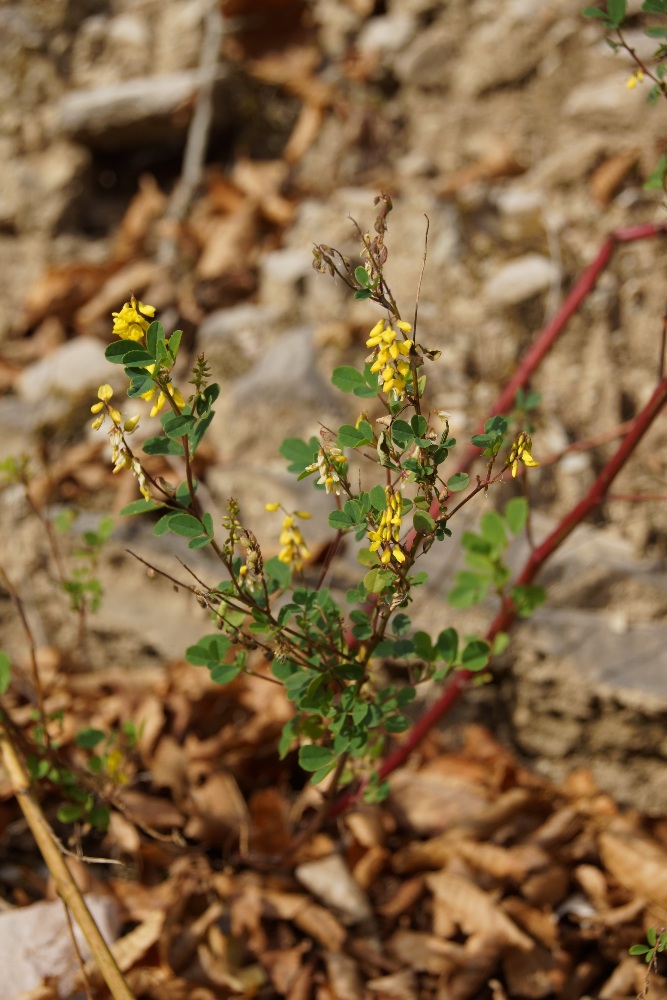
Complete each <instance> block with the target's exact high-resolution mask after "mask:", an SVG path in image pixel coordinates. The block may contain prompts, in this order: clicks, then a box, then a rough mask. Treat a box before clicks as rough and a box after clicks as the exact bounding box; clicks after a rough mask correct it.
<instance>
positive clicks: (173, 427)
mask: <svg viewBox="0 0 667 1000" xmlns="http://www.w3.org/2000/svg"><path fill="white" fill-rule="evenodd" d="M196 423H197V419H196V417H192V416H186V415H184V414H182V413H180V414H179V415H178V416H176V414H175V413H173V414H171V416H170V417H169V418H168V419H167V420H165V421H163V427H164V432H165V434H166V435H167V437H170V438H179V437H185V435H186V434H187V433H188V432H189V431H191V430H193V429H194V426H195V424H196Z"/></svg>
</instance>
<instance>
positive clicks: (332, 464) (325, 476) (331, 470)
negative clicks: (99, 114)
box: [304, 445, 347, 496]
mask: <svg viewBox="0 0 667 1000" xmlns="http://www.w3.org/2000/svg"><path fill="white" fill-rule="evenodd" d="M346 461H347V459H346V458H345V455H344V454H343V452H342V451H341V450H340V448H337V447H336V446H335V445H328V446H327V447H322V448H320V449H319V451H318V453H317V461H316V462H313V463H312V465H307V466H306V468H305V470H304V471H305V472H316V471H318V472H319V474H320V478H319V479H318V480H317V485H318V486H324V489H325V492H326V493H335V494H336V496H340V476H339V475H338V472H337V471H336V466H337V465H338V466H341V465H345V462H346Z"/></svg>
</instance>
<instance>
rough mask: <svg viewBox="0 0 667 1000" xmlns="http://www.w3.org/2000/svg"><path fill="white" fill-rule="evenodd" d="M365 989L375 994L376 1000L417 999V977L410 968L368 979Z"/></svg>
mask: <svg viewBox="0 0 667 1000" xmlns="http://www.w3.org/2000/svg"><path fill="white" fill-rule="evenodd" d="M366 989H368V990H371V992H372V993H375V994H377V1000H417V997H418V993H417V977H416V976H415V974H414V972H413V970H412V969H402V970H401V971H400V972H392V973H390V974H389V975H388V976H378V977H377V978H376V979H369V980H368V981H367V983H366Z"/></svg>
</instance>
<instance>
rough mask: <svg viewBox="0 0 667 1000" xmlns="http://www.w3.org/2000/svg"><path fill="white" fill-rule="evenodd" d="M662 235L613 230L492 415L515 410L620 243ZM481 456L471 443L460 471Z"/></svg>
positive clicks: (654, 230)
mask: <svg viewBox="0 0 667 1000" xmlns="http://www.w3.org/2000/svg"><path fill="white" fill-rule="evenodd" d="M662 234H667V222H665V223H662V224H661V225H657V224H654V223H652V222H647V223H644V224H643V225H640V226H629V227H628V228H627V229H617V230H616V231H615V232H613V233H610V234H609V236H607V238H606V240H605V241H604V243H603V244H602V246H601V247H600V250H599V251H598V255H597V257H596V258H595V260H594V261H592V262H591V263H590V264H589V265H588V267H587V268H586V269H585V271H583V273H582V274H581V277H580V278H579V280H578V281H577V282H576V284H575V285H574V286H573V287H572V289H571V290H570V293H569V295H568V296H567V298H566V299H565V302H563V304H562V306H561V307H560V309H559V310H558V312H557V313H556V315H555V316H554V318H553V319H552V320H551V322H550V323H547V325H546V326H545V327H544V329H543V330H542V332H541V333H540V334H539V335H538V337H537V340H536V341H535V343H534V344H533V345H532V347H530V348H529V350H528V353H527V354H526V356H525V357H524V358H523V359H522V361H521V362H520V364H519V366H518V368H517V370H516V371H515V372H514V375H512V377H511V379H510V380H509V382H508V383H507V385H506V386H505V388H504V389H503V391H502V392H501V394H500V395H499V396H498V398H497V400H496V401H495V403H494V404H493V406H492V407H491V409H490V411H489V413H490V416H495V415H496V414H499V413H506V412H507V411H509V410H511V409H512V407H513V406H514V398H515V396H516V393H517V389H523V388H524V386H525V385H527V383H528V382H529V380H530V377H531V375H532V374H533V372H534V371H535V370H536V368H538V366H539V365H540V363H541V361H542V359H543V358H544V357H545V356H546V355H547V354H548V353H549V351H550V350H551V348H552V347H553V345H554V344H555V343H556V341H557V340H558V338H559V336H560V335H561V333H562V332H563V330H564V328H565V325H566V324H567V322H568V320H569V319H570V318H571V317H572V316H574V314H575V313H576V311H577V310H578V308H579V306H580V305H581V303H582V302H583V301H584V299H586V298H587V296H588V295H590V293H591V292H592V291H593V289H594V288H595V285H596V284H597V280H598V278H599V277H600V275H601V274H602V272H603V271H604V269H605V267H606V266H607V264H608V263H609V260H610V259H611V256H612V254H613V252H614V250H615V249H616V247H617V245H618V244H619V243H633V242H635V241H636V240H646V239H651V238H652V237H654V236H660V235H662ZM480 430H483V427H481V428H480ZM478 455H479V448H475V446H474V445H471V446H470V447H469V448H468V450H467V452H466V453H465V456H464V458H463V461H462V462H461V465H460V466H459V471H460V472H463V471H464V470H466V469H468V468H469V467H470V465H471V464H472V462H473V461H474V460H475V459H476V458H477V456H478ZM434 507H435V510H434V509H433V508H432V509H431V514H432V515H434V516H435V515H437V514H438V505H437V503H436V504H434Z"/></svg>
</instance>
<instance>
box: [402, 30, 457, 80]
mask: <svg viewBox="0 0 667 1000" xmlns="http://www.w3.org/2000/svg"><path fill="white" fill-rule="evenodd" d="M455 50H456V37H455V35H454V34H453V33H452V31H451V27H450V26H448V25H446V24H442V25H440V24H436V25H433V27H432V28H431V29H430V30H429V31H426V32H420V33H419V34H418V35H417V36H416V37H415V38H414V40H413V41H412V44H411V45H410V46H409V48H408V49H407V50H406V51H405V52H402V53H401V55H400V56H399V57H398V58H397V60H396V64H395V70H396V75H397V76H398V77H399V79H400V80H402V81H403V82H404V83H409V84H411V85H412V86H416V87H441V88H442V87H447V86H449V82H450V78H451V74H452V68H453V62H452V57H453V55H454V53H455Z"/></svg>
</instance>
